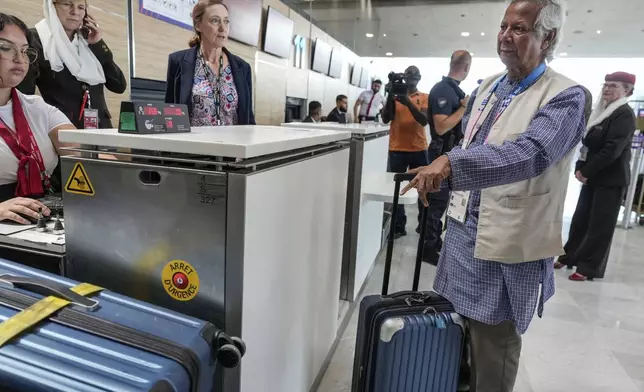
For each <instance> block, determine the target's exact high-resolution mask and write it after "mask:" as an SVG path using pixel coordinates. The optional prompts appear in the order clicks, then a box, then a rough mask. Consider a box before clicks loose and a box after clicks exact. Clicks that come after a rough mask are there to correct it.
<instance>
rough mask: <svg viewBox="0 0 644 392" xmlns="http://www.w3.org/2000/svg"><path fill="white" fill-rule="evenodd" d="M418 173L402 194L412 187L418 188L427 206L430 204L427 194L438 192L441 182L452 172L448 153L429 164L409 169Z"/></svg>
mask: <svg viewBox="0 0 644 392" xmlns="http://www.w3.org/2000/svg"><path fill="white" fill-rule="evenodd" d="M408 173H412V174H416V177H414V179H413V180H411V181H410V182H409V184H407V186H406V187H405V188H404V189H403V190H402V192H401V194H403V195H404V194H405V193H407V192H408V191H409V190H410V189H411V188H416V189H417V190H418V197H419V198H420V201H421V202H422V203H423V205H424V206H425V207H427V206H429V201H427V194H428V193H429V192H438V191H439V190H440V189H441V182H443V180H444V179H446V178H447V177H449V176H450V174H452V167H451V166H450V164H449V159H448V158H447V155H443V156H441V157H438V158H436V159H435V160H434V162H432V163H431V164H430V165H429V166H422V167H419V168H417V169H413V170H410V171H408Z"/></svg>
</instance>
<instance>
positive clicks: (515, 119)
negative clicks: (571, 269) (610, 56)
mask: <svg viewBox="0 0 644 392" xmlns="http://www.w3.org/2000/svg"><path fill="white" fill-rule="evenodd" d="M565 15H566V11H565V9H564V5H563V4H562V2H561V1H560V0H513V1H511V3H510V5H509V6H508V8H507V10H506V12H505V15H504V17H503V21H502V22H501V27H500V30H499V33H498V42H497V45H498V46H497V51H498V54H499V57H500V58H501V60H502V61H503V63H504V64H505V65H506V67H507V71H506V72H504V73H503V74H500V75H494V76H492V77H489V78H487V79H485V80H484V81H483V82H482V83H481V84H480V86H479V87H478V88H477V90H476V91H475V92H474V93H473V94H472V98H471V99H470V101H469V104H468V107H467V110H466V113H465V116H464V117H463V127H464V135H465V136H464V140H463V143H462V145H461V146H460V148H456V149H454V150H452V151H451V152H449V153H447V154H446V155H444V156H441V157H439V158H438V159H436V160H435V161H434V162H433V163H432V164H431V165H429V166H425V167H422V168H419V169H416V170H413V172H414V173H417V175H416V177H415V178H414V180H413V181H411V182H410V184H409V185H408V186H407V188H406V189H405V190H404V191H403V192H405V191H406V190H408V189H409V188H411V187H415V188H417V189H418V194H419V195H420V197H421V198H423V199H424V200H423V202H424V203H425V204H427V199H426V194H427V192H435V191H437V190H438V189H439V188H440V187H441V184H442V185H443V186H449V187H450V188H451V190H452V195H451V197H450V206H449V209H448V217H449V218H448V221H449V222H448V229H447V234H446V239H445V244H444V246H443V251H442V253H441V258H440V262H439V265H438V271H437V275H436V279H435V282H434V289H435V290H436V291H437V292H438V293H440V294H441V295H443V296H444V297H445V298H447V299H448V300H450V301H451V302H452V303H453V304H454V307H455V309H456V311H457V312H458V313H460V314H461V315H463V316H465V317H466V318H467V319H468V328H469V336H470V347H471V365H472V377H471V380H470V383H471V384H472V385H471V388H475V389H474V390H476V392H510V391H512V389H513V387H514V383H515V380H516V376H517V372H518V369H519V357H520V354H521V335H522V334H523V333H525V332H526V330H527V329H528V326H529V324H530V321H531V320H532V318H533V315H534V312H535V309H536V310H537V312H538V315H539V316H541V315H542V313H543V307H544V303H545V302H546V301H547V300H548V299H549V298H550V297H551V296H552V295H553V294H554V290H555V282H554V268H553V258H554V257H555V256H558V255H561V254H563V248H562V239H561V232H562V217H563V207H564V200H565V197H566V188H567V184H568V178H569V173H570V168H571V159H572V156H573V149H574V148H575V146H577V144H578V143H579V141H580V139H581V137H582V135H583V133H584V130H585V122H586V119H585V107H586V101H587V100H588V99H589V98H588V97H587V90H585V89H584V88H583V87H581V86H579V85H578V83H576V82H575V81H573V80H570V79H568V78H566V77H564V76H562V75H560V74H558V73H556V72H555V71H554V70H552V69H551V68H550V67H548V66H547V64H546V63H547V61H549V60H552V58H553V54H554V52H555V49H556V47H557V44H558V43H559V41H560V40H561V31H562V28H563V25H564V19H565Z"/></svg>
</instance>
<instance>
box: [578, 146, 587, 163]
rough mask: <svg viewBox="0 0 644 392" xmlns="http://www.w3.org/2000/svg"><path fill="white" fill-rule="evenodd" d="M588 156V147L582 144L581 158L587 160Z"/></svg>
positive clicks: (583, 160)
mask: <svg viewBox="0 0 644 392" xmlns="http://www.w3.org/2000/svg"><path fill="white" fill-rule="evenodd" d="M587 158H588V147H586V146H582V147H581V150H579V160H580V161H582V162H586V159H587Z"/></svg>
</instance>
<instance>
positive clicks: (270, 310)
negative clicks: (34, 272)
mask: <svg viewBox="0 0 644 392" xmlns="http://www.w3.org/2000/svg"><path fill="white" fill-rule="evenodd" d="M59 137H60V140H61V142H63V143H72V144H75V145H77V146H79V147H72V148H68V150H70V152H74V153H75V154H76V155H70V156H64V157H62V173H63V180H65V179H67V180H68V181H67V192H66V193H64V201H65V221H66V233H67V236H66V241H67V243H66V250H67V261H66V267H67V276H69V277H70V278H72V279H75V280H79V281H85V282H91V283H93V284H97V285H100V286H102V287H106V288H109V289H110V290H113V291H115V292H119V293H122V294H125V295H128V296H130V297H133V298H137V299H141V300H144V301H148V302H151V303H154V304H157V305H160V306H163V307H166V308H168V309H172V310H175V311H178V312H181V313H184V314H187V315H190V316H194V317H197V318H201V319H203V320H207V321H211V322H212V323H214V324H215V325H216V326H218V327H220V328H222V329H223V330H224V331H226V333H228V334H231V335H235V336H240V337H241V338H242V339H243V340H244V341H245V342H246V344H247V346H248V352H247V354H246V356H245V357H244V360H243V362H242V365H241V370H239V369H235V370H226V371H225V372H223V374H224V377H223V380H220V382H221V385H222V386H223V388H222V389H221V390H222V391H226V392H232V391H235V392H236V391H243V392H256V391H261V390H267V389H266V387H267V386H271V388H273V389H271V390H275V391H278V390H279V391H304V390H308V389H309V387H310V386H311V383H312V382H313V379H314V378H315V377H316V376H317V372H319V370H320V369H321V368H322V365H323V362H324V359H325V357H326V356H327V354H328V352H329V351H330V349H331V347H332V344H333V342H334V340H335V338H336V332H337V330H338V319H337V314H338V307H339V301H338V292H339V290H340V272H341V257H342V236H343V225H344V211H345V210H344V208H345V201H346V194H347V167H348V161H349V141H350V138H351V134H350V133H349V132H337V131H328V130H297V129H287V128H282V127H270V126H234V127H193V128H192V132H190V133H181V134H164V135H137V134H121V133H118V132H117V130H116V129H104V130H65V131H60V134H59ZM105 149H109V151H114V149H118V152H111V154H112V155H113V156H114V157H116V158H117V159H116V160H114V159H107V158H106V157H105V155H102V154H99V152H100V151H105Z"/></svg>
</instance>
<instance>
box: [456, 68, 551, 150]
mask: <svg viewBox="0 0 644 392" xmlns="http://www.w3.org/2000/svg"><path fill="white" fill-rule="evenodd" d="M545 72H546V64H545V63H541V64H540V65H539V66H538V67H537V68H535V69H534V70H533V71H532V72H531V73H530V75H528V76H527V77H526V78H524V79H523V80H522V81H521V82H520V83H519V84H518V85H517V86H516V87H515V88H514V89H513V90H512V92H511V93H510V94H509V95H508V96H507V97H506V98H505V99H503V101H502V102H501V106H499V108H498V109H497V111H496V115H495V118H494V121H493V122H492V124H495V123H496V122H497V121H498V120H499V118H500V117H501V115H502V114H503V112H505V109H507V108H508V106H510V104H511V103H512V101H513V100H514V98H516V97H517V96H518V95H520V94H521V93H523V92H524V91H525V90H527V89H528V88H530V86H532V85H533V84H534V83H535V82H536V81H537V80H538V79H539V78H540V77H541V75H543V74H544V73H545ZM507 77H508V74H507V73H506V74H504V75H503V76H501V77H500V78H499V79H498V80H497V81H496V82H495V83H494V86H492V89H491V90H490V92H489V93H488V94H487V96H486V97H485V98H484V99H483V101H482V102H481V106H480V107H479V108H478V110H477V117H476V120H475V121H471V120H470V121H468V122H467V129H466V131H465V137H464V140H463V148H467V147H468V146H469V145H470V143H472V140H473V139H474V136H476V133H477V132H478V130H479V128H480V127H481V125H482V123H483V122H485V120H487V117H488V116H489V113H488V115H487V116H485V118H483V120H482V121H481V116H482V115H483V112H484V111H485V109H486V108H487V105H488V103H489V102H490V99H492V95H493V94H494V93H495V92H496V90H497V88H498V87H499V85H500V84H501V83H502V82H503V81H504V80H505V79H506V78H507ZM485 142H486V143H487V139H486V141H485Z"/></svg>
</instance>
